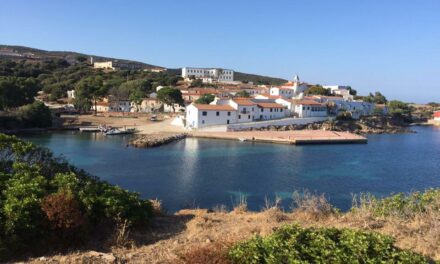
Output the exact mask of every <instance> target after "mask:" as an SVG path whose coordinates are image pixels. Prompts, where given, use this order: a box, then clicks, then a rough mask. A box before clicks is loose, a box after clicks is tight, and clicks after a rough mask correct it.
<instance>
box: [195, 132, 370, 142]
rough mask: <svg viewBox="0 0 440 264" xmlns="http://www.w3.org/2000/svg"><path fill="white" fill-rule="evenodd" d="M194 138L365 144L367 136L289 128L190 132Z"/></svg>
mask: <svg viewBox="0 0 440 264" xmlns="http://www.w3.org/2000/svg"><path fill="white" fill-rule="evenodd" d="M191 135H192V136H193V137H196V138H212V139H229V140H237V141H238V140H239V141H251V142H266V143H278V144H292V145H309V144H365V143H367V138H365V137H363V136H360V135H356V134H353V133H349V132H337V131H324V130H291V131H236V132H203V131H197V132H193V133H192V134H191Z"/></svg>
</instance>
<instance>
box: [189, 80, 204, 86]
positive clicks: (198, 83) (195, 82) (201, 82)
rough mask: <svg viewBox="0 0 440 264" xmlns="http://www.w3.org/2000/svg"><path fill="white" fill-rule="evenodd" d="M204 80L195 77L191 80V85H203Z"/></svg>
mask: <svg viewBox="0 0 440 264" xmlns="http://www.w3.org/2000/svg"><path fill="white" fill-rule="evenodd" d="M202 86H203V81H202V79H194V80H192V81H191V87H202Z"/></svg>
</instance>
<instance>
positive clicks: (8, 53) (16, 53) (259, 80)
mask: <svg viewBox="0 0 440 264" xmlns="http://www.w3.org/2000/svg"><path fill="white" fill-rule="evenodd" d="M90 57H93V61H95V62H99V61H118V62H121V63H124V64H128V65H133V66H137V67H139V68H143V69H152V68H166V67H162V66H157V65H152V64H147V63H143V62H139V61H132V60H125V59H117V58H111V57H103V56H96V55H91V54H84V53H79V52H72V51H47V50H41V49H35V48H30V47H24V46H14V45H0V60H2V59H9V60H16V61H19V60H27V61H44V60H48V59H64V60H66V61H67V62H69V63H70V64H75V63H77V62H78V61H80V60H87V61H90ZM137 67H136V68H137ZM167 72H168V73H169V74H175V75H180V74H181V69H180V68H174V69H167ZM234 79H235V80H236V81H244V82H253V83H254V84H273V85H278V84H282V83H285V82H287V80H284V79H281V78H274V77H269V76H262V75H257V74H250V73H243V72H235V73H234Z"/></svg>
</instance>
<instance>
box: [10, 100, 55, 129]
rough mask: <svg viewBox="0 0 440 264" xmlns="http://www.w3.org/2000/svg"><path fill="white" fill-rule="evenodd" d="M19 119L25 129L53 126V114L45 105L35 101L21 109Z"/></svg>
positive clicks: (18, 114)
mask: <svg viewBox="0 0 440 264" xmlns="http://www.w3.org/2000/svg"><path fill="white" fill-rule="evenodd" d="M17 117H18V119H19V120H21V121H22V123H23V124H24V126H25V127H41V128H44V127H50V126H52V113H51V112H50V110H49V108H48V107H47V106H45V105H44V103H42V102H39V101H35V102H33V103H32V104H28V105H25V106H22V107H20V108H19V110H18V113H17Z"/></svg>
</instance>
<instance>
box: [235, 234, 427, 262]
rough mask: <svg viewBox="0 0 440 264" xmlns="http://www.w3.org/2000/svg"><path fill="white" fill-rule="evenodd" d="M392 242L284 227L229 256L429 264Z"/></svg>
mask: <svg viewBox="0 0 440 264" xmlns="http://www.w3.org/2000/svg"><path fill="white" fill-rule="evenodd" d="M393 243H394V240H393V239H392V238H391V237H388V236H385V235H381V234H377V233H368V232H361V231H355V230H351V229H336V228H301V227H299V226H298V225H287V226H284V227H282V228H280V229H279V230H277V231H276V232H275V233H274V234H272V235H270V236H268V237H266V238H262V237H259V236H257V237H255V238H253V239H250V240H248V241H245V242H243V243H240V244H238V245H236V246H234V247H233V248H232V249H231V250H230V251H229V256H230V257H231V259H232V262H233V263H428V261H427V259H425V258H424V257H423V256H421V255H418V254H416V253H413V252H410V251H407V250H400V249H398V248H396V247H395V246H394V245H393Z"/></svg>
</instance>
